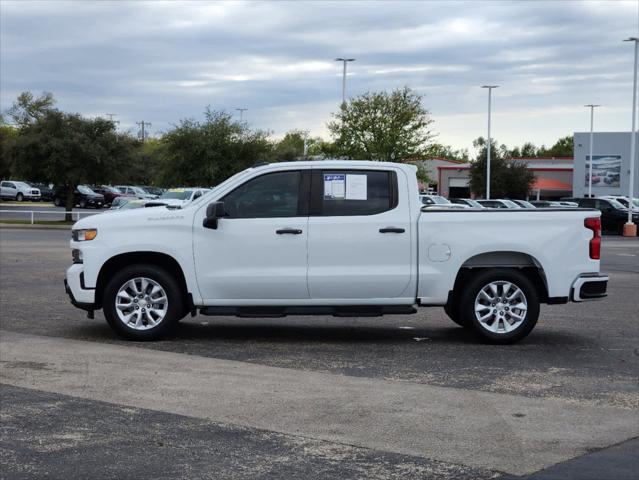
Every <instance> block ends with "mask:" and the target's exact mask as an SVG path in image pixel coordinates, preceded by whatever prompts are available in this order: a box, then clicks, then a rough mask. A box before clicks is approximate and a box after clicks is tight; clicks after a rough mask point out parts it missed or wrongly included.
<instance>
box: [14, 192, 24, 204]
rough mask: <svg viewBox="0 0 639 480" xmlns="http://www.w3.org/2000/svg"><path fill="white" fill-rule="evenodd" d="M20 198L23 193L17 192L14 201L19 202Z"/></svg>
mask: <svg viewBox="0 0 639 480" xmlns="http://www.w3.org/2000/svg"><path fill="white" fill-rule="evenodd" d="M22 200H24V195H22V193H20V192H18V194H17V195H16V201H18V202H21V201H22Z"/></svg>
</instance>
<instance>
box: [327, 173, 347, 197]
mask: <svg viewBox="0 0 639 480" xmlns="http://www.w3.org/2000/svg"><path fill="white" fill-rule="evenodd" d="M345 197H346V175H345V174H343V173H325V174H324V198H325V199H331V200H333V199H338V198H345Z"/></svg>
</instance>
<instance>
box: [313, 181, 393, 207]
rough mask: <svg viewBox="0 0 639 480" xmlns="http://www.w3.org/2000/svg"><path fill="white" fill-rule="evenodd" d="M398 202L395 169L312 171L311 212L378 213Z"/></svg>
mask: <svg viewBox="0 0 639 480" xmlns="http://www.w3.org/2000/svg"><path fill="white" fill-rule="evenodd" d="M397 203H398V197H397V175H396V174H395V172H393V171H387V170H315V171H313V186H312V201H311V215H318V216H347V215H376V214H379V213H383V212H386V211H389V210H392V209H394V208H395V207H397Z"/></svg>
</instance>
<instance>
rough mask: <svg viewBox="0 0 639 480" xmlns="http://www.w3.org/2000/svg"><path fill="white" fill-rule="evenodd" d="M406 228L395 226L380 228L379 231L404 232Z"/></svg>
mask: <svg viewBox="0 0 639 480" xmlns="http://www.w3.org/2000/svg"><path fill="white" fill-rule="evenodd" d="M405 231H406V230H404V229H403V228H397V227H386V228H380V229H379V233H404V232H405Z"/></svg>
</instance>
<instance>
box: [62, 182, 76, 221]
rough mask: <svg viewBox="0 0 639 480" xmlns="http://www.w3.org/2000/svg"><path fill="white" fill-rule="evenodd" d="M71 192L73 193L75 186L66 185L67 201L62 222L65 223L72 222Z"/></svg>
mask: <svg viewBox="0 0 639 480" xmlns="http://www.w3.org/2000/svg"><path fill="white" fill-rule="evenodd" d="M73 192H75V185H72V184H69V185H67V201H66V205H65V212H66V213H65V216H64V221H65V222H72V221H73V214H72V213H71V211H72V210H73V200H74V199H73Z"/></svg>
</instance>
